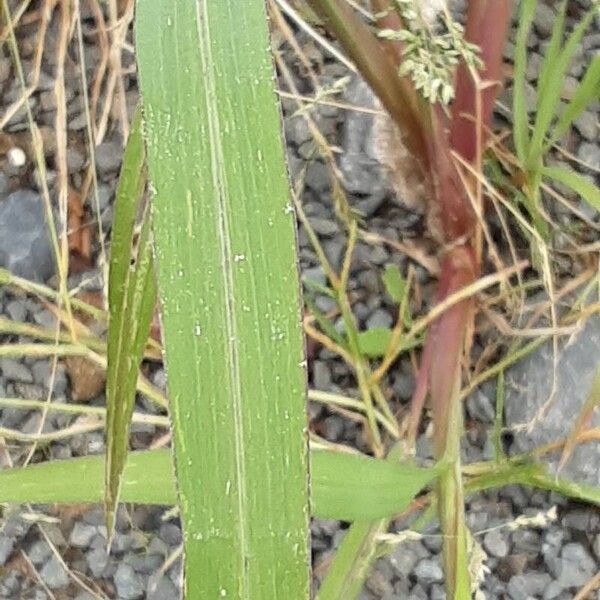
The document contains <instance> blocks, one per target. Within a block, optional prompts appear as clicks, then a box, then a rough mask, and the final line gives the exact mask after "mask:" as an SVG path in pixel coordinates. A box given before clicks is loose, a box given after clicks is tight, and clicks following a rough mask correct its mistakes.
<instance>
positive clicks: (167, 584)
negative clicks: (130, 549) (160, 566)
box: [146, 575, 180, 600]
mask: <svg viewBox="0 0 600 600" xmlns="http://www.w3.org/2000/svg"><path fill="white" fill-rule="evenodd" d="M179 597H180V594H179V590H178V589H177V588H176V587H175V584H174V583H173V582H172V581H171V580H170V579H169V577H167V576H166V575H163V576H162V577H161V578H160V579H159V580H158V582H156V580H155V579H153V578H152V577H150V579H149V580H148V590H147V593H146V599H147V600H178V598H179Z"/></svg>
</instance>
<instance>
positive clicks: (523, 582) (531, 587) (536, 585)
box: [508, 571, 552, 600]
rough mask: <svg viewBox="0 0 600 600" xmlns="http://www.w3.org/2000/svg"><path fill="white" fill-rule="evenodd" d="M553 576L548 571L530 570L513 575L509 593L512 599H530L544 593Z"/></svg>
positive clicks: (509, 583) (509, 584)
mask: <svg viewBox="0 0 600 600" xmlns="http://www.w3.org/2000/svg"><path fill="white" fill-rule="evenodd" d="M551 581H552V577H550V575H548V573H540V572H538V571H528V572H526V573H523V574H522V575H513V576H512V577H511V578H510V581H509V582H508V594H509V595H510V597H511V598H512V600H528V599H529V598H531V597H532V596H539V595H541V594H543V592H544V590H545V589H546V587H548V585H550V582H551Z"/></svg>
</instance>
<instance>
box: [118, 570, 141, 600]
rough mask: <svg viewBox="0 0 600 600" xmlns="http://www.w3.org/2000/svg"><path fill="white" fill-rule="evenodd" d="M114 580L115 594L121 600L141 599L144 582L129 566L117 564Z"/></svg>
mask: <svg viewBox="0 0 600 600" xmlns="http://www.w3.org/2000/svg"><path fill="white" fill-rule="evenodd" d="M114 580H115V586H116V588H117V593H118V594H119V597H120V598H122V599H123V600H137V598H142V597H143V595H144V589H145V588H144V582H143V580H142V578H141V577H140V576H139V575H138V574H137V573H136V572H135V571H134V570H133V567H131V566H130V565H128V564H125V563H121V564H119V566H118V567H117V571H116V573H115V577H114Z"/></svg>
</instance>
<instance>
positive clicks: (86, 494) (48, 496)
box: [0, 450, 438, 521]
mask: <svg viewBox="0 0 600 600" xmlns="http://www.w3.org/2000/svg"><path fill="white" fill-rule="evenodd" d="M311 458H312V485H311V499H312V506H313V515H314V516H316V517H320V518H331V519H340V520H345V521H352V520H354V519H357V520H361V521H366V520H369V519H374V518H383V517H391V516H392V515H394V514H396V513H398V512H400V511H402V510H403V509H404V508H405V507H406V506H407V505H408V503H409V502H410V501H411V500H412V499H413V497H414V496H416V495H417V494H418V493H419V491H421V489H422V488H423V487H425V486H426V485H427V484H428V483H429V482H430V481H432V479H433V478H434V477H435V476H436V475H437V474H438V470H436V469H416V468H415V467H404V466H402V465H398V464H391V463H389V462H387V461H386V462H384V461H378V460H375V459H372V458H368V457H361V456H355V455H353V454H341V453H339V452H330V451H324V450H314V451H312V452H311ZM103 466H104V459H103V457H102V456H86V457H84V458H73V459H69V460H60V461H50V462H46V463H42V464H36V465H30V466H27V467H24V468H16V469H7V470H5V471H1V472H0V502H34V503H42V504H44V503H54V502H57V503H78V502H101V501H102V498H103V475H104V473H103ZM198 488H199V489H198V493H199V494H200V495H204V493H203V488H202V487H201V486H200V485H199V486H198ZM380 491H381V495H380V494H379V492H380ZM121 500H122V501H123V502H139V503H142V504H171V505H172V504H175V503H176V502H177V495H176V489H175V480H174V476H173V464H172V460H171V452H170V451H169V450H145V451H141V452H130V453H129V454H128V455H127V460H126V465H125V470H124V471H123V485H122V491H121ZM271 518H273V516H272V517H271Z"/></svg>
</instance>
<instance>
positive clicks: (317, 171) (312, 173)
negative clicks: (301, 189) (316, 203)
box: [306, 160, 331, 194]
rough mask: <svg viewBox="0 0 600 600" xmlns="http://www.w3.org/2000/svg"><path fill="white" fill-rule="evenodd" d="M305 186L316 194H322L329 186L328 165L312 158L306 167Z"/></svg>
mask: <svg viewBox="0 0 600 600" xmlns="http://www.w3.org/2000/svg"><path fill="white" fill-rule="evenodd" d="M306 187H308V188H310V189H311V190H314V191H315V192H316V193H317V194H323V193H325V192H327V191H328V190H329V189H330V188H331V174H330V172H329V167H327V165H325V164H324V163H322V162H321V161H318V160H313V161H312V162H311V163H310V164H309V165H308V168H307V169H306Z"/></svg>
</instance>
